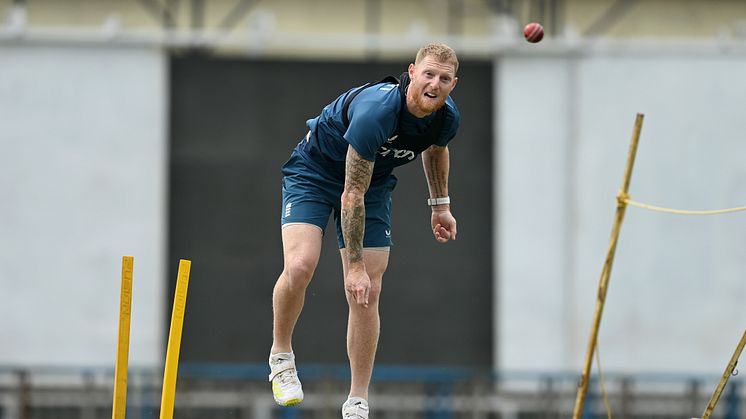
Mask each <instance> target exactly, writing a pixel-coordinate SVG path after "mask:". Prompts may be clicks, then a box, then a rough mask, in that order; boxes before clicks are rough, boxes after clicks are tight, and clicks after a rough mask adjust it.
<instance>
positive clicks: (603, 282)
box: [572, 113, 644, 419]
mask: <svg viewBox="0 0 746 419" xmlns="http://www.w3.org/2000/svg"><path fill="white" fill-rule="evenodd" d="M643 119H644V115H643V114H641V113H638V114H637V117H636V118H635V126H634V131H633V132H632V140H631V141H630V145H629V151H628V153H627V166H626V168H625V170H624V180H623V181H622V187H621V189H620V190H619V194H618V195H617V206H616V215H615V217H614V225H613V227H612V229H611V240H610V241H609V248H608V251H607V253H606V261H605V262H604V267H603V270H602V271H601V278H600V280H599V284H598V294H597V296H596V310H595V313H594V315H593V325H592V327H591V336H590V338H589V339H588V350H587V351H586V354H585V363H584V366H583V374H582V375H581V377H580V383H579V384H578V394H577V397H576V398H575V409H574V410H573V414H572V417H573V419H579V418H580V417H581V416H582V415H583V405H584V404H585V396H586V394H587V393H588V379H589V376H590V371H591V363H592V361H593V353H594V351H595V349H596V340H597V339H598V328H599V326H600V325H601V316H602V315H603V310H604V304H605V302H606V292H607V290H608V287H609V278H610V277H611V268H612V265H613V264H614V254H615V253H616V245H617V242H618V240H619V232H620V230H621V228H622V221H624V214H625V212H626V210H627V203H626V198H627V193H628V192H629V184H630V179H631V177H632V168H633V167H634V165H635V156H636V155H637V144H638V143H639V141H640V131H641V130H642V121H643Z"/></svg>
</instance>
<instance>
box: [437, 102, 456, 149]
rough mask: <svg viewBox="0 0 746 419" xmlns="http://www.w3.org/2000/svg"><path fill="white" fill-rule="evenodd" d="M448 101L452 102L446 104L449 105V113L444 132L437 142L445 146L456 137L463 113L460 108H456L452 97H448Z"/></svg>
mask: <svg viewBox="0 0 746 419" xmlns="http://www.w3.org/2000/svg"><path fill="white" fill-rule="evenodd" d="M448 101H449V102H450V103H448V104H447V105H446V106H448V113H447V114H446V120H445V121H444V124H443V132H442V134H441V135H440V138H438V141H437V142H436V143H435V144H436V145H439V146H441V147H445V146H446V145H448V143H449V142H450V141H451V140H452V139H453V138H454V137H456V132H458V128H459V126H460V125H461V114H460V113H459V111H458V108H456V104H455V103H454V102H453V101H452V100H450V98H448Z"/></svg>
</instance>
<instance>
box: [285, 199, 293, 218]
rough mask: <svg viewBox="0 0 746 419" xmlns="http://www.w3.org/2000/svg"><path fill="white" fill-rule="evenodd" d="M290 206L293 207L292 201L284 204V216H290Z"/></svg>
mask: <svg viewBox="0 0 746 419" xmlns="http://www.w3.org/2000/svg"><path fill="white" fill-rule="evenodd" d="M292 207H293V203H292V202H288V204H287V205H285V216H284V217H285V218H288V217H290V209H291V208H292Z"/></svg>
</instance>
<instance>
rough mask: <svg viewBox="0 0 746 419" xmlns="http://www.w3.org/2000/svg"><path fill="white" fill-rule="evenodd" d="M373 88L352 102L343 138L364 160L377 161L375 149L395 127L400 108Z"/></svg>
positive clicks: (386, 138) (376, 149) (387, 137)
mask: <svg viewBox="0 0 746 419" xmlns="http://www.w3.org/2000/svg"><path fill="white" fill-rule="evenodd" d="M370 90H371V92H368V91H367V90H366V91H363V92H360V94H359V95H358V96H357V97H356V98H355V100H353V101H352V103H351V104H350V107H349V113H348V116H349V120H350V125H349V126H348V127H347V131H346V132H345V134H344V138H345V140H346V141H347V142H348V143H349V144H350V145H351V146H352V147H353V148H354V149H355V151H357V152H358V153H359V154H360V155H361V156H362V157H363V158H364V159H366V160H368V161H375V159H376V152H377V151H378V149H379V148H380V147H381V146H382V145H383V144H384V143H385V142H386V140H388V139H389V136H390V135H391V134H392V133H393V132H394V130H395V129H396V121H397V111H396V109H393V108H392V107H391V106H390V105H389V101H387V100H386V99H387V98H386V97H385V96H384V95H381V94H376V93H377V92H376V91H375V89H370ZM395 92H396V94H397V96H398V91H395Z"/></svg>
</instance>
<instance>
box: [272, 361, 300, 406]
mask: <svg viewBox="0 0 746 419" xmlns="http://www.w3.org/2000/svg"><path fill="white" fill-rule="evenodd" d="M269 368H270V370H271V373H270V374H269V381H270V382H271V383H272V394H273V395H274V397H275V401H276V402H277V404H279V405H280V406H293V405H296V404H298V403H300V402H302V401H303V387H302V386H301V384H300V380H299V379H298V370H297V369H296V368H295V355H293V353H292V352H286V353H277V354H270V356H269Z"/></svg>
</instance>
